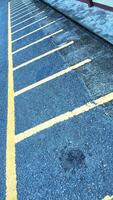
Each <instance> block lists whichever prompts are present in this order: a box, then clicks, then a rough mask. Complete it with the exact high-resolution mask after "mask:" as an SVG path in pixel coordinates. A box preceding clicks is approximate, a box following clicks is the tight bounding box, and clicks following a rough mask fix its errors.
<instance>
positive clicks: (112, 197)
mask: <svg viewBox="0 0 113 200" xmlns="http://www.w3.org/2000/svg"><path fill="white" fill-rule="evenodd" d="M103 200H113V195H112V196H109V195H107V196H106V197H104V199H103Z"/></svg>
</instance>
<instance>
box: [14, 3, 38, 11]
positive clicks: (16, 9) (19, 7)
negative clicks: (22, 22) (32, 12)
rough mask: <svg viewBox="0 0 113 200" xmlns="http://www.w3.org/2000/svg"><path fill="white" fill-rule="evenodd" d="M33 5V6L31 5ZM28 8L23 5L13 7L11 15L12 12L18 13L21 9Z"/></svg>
mask: <svg viewBox="0 0 113 200" xmlns="http://www.w3.org/2000/svg"><path fill="white" fill-rule="evenodd" d="M33 5H34V4H33ZM28 6H30V4H28V5H27V4H23V5H20V6H17V7H15V8H12V9H11V13H13V12H16V11H19V10H20V9H22V8H23V7H26V8H28Z"/></svg>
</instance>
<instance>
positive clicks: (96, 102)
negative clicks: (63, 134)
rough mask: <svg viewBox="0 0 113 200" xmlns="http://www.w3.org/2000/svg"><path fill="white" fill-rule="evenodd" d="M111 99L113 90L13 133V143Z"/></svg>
mask: <svg viewBox="0 0 113 200" xmlns="http://www.w3.org/2000/svg"><path fill="white" fill-rule="evenodd" d="M112 100H113V92H111V93H109V94H107V95H105V96H103V97H100V98H98V99H96V100H94V101H93V102H88V103H86V104H84V105H83V106H81V107H78V108H75V109H74V110H72V111H68V112H66V113H64V114H61V115H58V116H56V117H54V118H52V119H49V120H47V121H45V122H43V123H41V124H39V125H37V126H35V127H33V128H30V129H28V130H26V131H24V132H21V133H19V134H17V135H15V143H16V144H17V143H19V142H21V141H23V140H25V139H27V138H29V137H31V136H33V135H35V134H37V133H40V132H41V131H43V130H46V129H48V128H50V127H52V126H54V125H55V124H59V123H61V122H64V121H67V120H69V119H71V118H73V117H76V116H78V115H80V114H83V113H85V112H88V111H90V110H92V109H94V108H96V107H97V106H100V105H103V104H105V103H107V102H110V101H112Z"/></svg>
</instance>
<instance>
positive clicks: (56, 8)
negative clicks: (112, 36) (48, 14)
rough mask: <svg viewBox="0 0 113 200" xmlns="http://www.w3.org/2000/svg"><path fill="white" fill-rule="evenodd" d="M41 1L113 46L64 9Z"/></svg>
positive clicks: (43, 0)
mask: <svg viewBox="0 0 113 200" xmlns="http://www.w3.org/2000/svg"><path fill="white" fill-rule="evenodd" d="M39 1H42V2H43V3H45V4H46V5H48V6H49V7H51V8H52V9H54V10H56V11H57V12H59V13H60V14H63V15H64V16H65V17H66V18H68V19H69V20H71V21H73V22H74V23H77V24H78V25H79V26H81V27H82V28H84V29H85V30H87V31H89V32H91V33H92V34H93V35H94V36H96V37H99V38H100V39H101V40H104V41H105V42H106V43H108V44H109V45H110V46H112V47H113V44H112V42H110V41H109V40H107V39H106V38H104V37H102V36H101V35H99V34H97V33H96V32H94V31H93V30H92V29H91V28H90V27H88V26H86V25H84V24H83V23H81V22H80V21H79V20H77V19H75V18H74V17H73V16H70V15H69V14H68V13H67V12H66V11H64V10H62V9H60V8H58V7H56V6H54V5H51V3H48V2H46V1H45V0H39Z"/></svg>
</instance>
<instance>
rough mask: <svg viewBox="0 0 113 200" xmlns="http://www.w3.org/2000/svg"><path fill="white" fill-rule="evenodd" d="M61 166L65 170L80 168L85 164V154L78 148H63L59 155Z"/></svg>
mask: <svg viewBox="0 0 113 200" xmlns="http://www.w3.org/2000/svg"><path fill="white" fill-rule="evenodd" d="M59 160H60V162H61V166H62V167H63V169H64V170H65V171H69V170H73V169H76V170H77V169H80V168H83V167H84V166H85V155H84V153H83V151H81V150H80V149H74V148H73V149H68V148H64V149H63V150H62V151H61V155H60V157H59Z"/></svg>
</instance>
